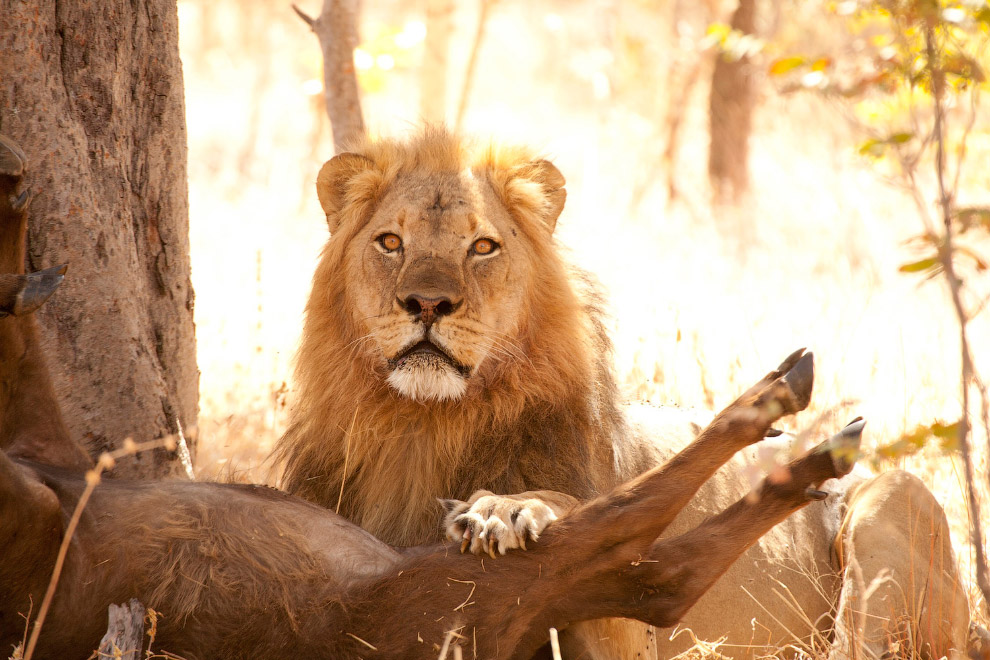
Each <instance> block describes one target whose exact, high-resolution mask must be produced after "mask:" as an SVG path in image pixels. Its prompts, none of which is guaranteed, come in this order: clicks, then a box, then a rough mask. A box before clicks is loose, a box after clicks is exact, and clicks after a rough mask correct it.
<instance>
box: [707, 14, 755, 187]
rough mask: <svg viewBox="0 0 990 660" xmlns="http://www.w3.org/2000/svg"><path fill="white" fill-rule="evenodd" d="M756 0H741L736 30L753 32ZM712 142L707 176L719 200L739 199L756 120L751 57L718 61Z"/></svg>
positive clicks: (714, 77) (712, 100)
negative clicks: (750, 139) (750, 137)
mask: <svg viewBox="0 0 990 660" xmlns="http://www.w3.org/2000/svg"><path fill="white" fill-rule="evenodd" d="M755 14H756V0H739V6H738V7H737V8H736V11H735V13H733V14H732V21H731V23H730V25H731V27H732V29H733V30H738V31H739V32H742V33H743V34H753V32H754V31H755V29H756V24H755ZM708 107H709V114H708V118H709V122H710V128H711V145H710V147H709V151H708V178H709V180H710V181H711V184H712V191H713V193H714V195H715V199H716V201H718V202H720V203H723V202H738V201H739V200H740V199H741V197H742V195H743V194H744V193H745V192H746V190H747V189H748V187H749V165H748V159H749V134H750V131H751V129H752V123H753V84H752V64H751V63H750V61H749V57H740V58H732V57H730V56H729V54H727V53H723V54H722V55H721V56H720V57H719V58H718V59H717V60H716V62H715V71H714V72H713V74H712V91H711V96H710V98H709V106H708Z"/></svg>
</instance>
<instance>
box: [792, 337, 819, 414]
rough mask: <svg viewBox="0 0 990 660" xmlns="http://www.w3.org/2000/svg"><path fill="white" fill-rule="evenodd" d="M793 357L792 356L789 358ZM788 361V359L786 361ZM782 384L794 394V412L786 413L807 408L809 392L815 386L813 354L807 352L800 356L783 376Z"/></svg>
mask: <svg viewBox="0 0 990 660" xmlns="http://www.w3.org/2000/svg"><path fill="white" fill-rule="evenodd" d="M801 350H802V351H803V350H804V349H801ZM793 356H794V355H793V354H792V355H791V357H793ZM790 359H791V358H790V357H789V358H788V360H790ZM785 363H786V360H785ZM784 382H785V383H787V386H788V387H789V388H790V390H791V392H793V393H794V405H795V406H796V408H795V409H794V410H788V411H787V412H791V413H795V412H799V411H801V410H804V409H805V408H807V407H808V404H809V403H811V390H812V389H813V387H814V384H815V354H814V353H810V352H809V353H805V354H804V355H802V356H801V357H800V358H799V359H798V360H797V361H796V362H795V363H794V365H793V366H792V367H791V368H790V369H789V370H788V371H787V373H786V374H784Z"/></svg>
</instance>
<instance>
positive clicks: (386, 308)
mask: <svg viewBox="0 0 990 660" xmlns="http://www.w3.org/2000/svg"><path fill="white" fill-rule="evenodd" d="M422 140H423V142H422V144H420V145H417V146H416V147H415V148H414V149H408V148H407V147H403V148H404V149H407V150H406V151H403V152H400V153H398V154H396V153H392V152H390V151H389V149H390V148H392V147H390V146H389V144H390V143H385V144H384V145H380V146H377V147H376V146H375V145H371V146H369V147H367V150H366V151H365V152H364V153H362V154H357V153H345V154H341V155H339V156H337V157H335V158H333V159H331V160H330V161H329V162H328V163H327V164H326V165H324V166H323V169H322V170H321V171H320V175H319V177H318V179H317V191H318V192H319V194H320V202H321V204H322V205H323V207H324V210H325V211H326V213H327V220H328V222H329V223H330V231H331V239H330V242H329V243H328V245H327V251H326V253H325V256H324V259H323V262H322V263H321V267H320V268H318V269H317V278H316V280H314V292H315V291H317V290H319V289H327V290H335V291H336V293H334V294H333V295H334V296H336V298H335V300H334V301H333V302H330V301H323V300H320V299H319V298H312V299H311V305H310V308H309V310H310V311H309V314H310V318H311V320H312V321H313V322H316V323H320V322H322V321H321V319H322V320H326V321H327V322H326V324H325V325H322V326H321V330H320V331H318V332H320V333H325V336H326V335H329V334H337V335H338V336H337V337H335V339H336V340H337V341H341V342H342V343H343V344H347V346H348V349H349V350H348V353H347V355H348V356H351V355H354V356H357V357H359V359H360V360H361V361H363V363H364V364H365V366H366V367H367V366H370V367H371V369H370V372H371V373H373V374H374V375H375V377H376V378H379V379H380V381H381V382H382V384H383V386H384V385H385V384H387V386H388V387H390V388H391V389H392V390H393V391H395V392H397V393H398V394H400V395H401V396H403V397H406V398H408V399H411V400H414V401H419V402H443V401H455V400H458V399H462V398H464V397H470V396H473V395H475V394H478V393H481V392H483V391H484V390H485V388H486V387H490V386H491V384H492V383H493V382H494V380H496V379H498V378H499V377H503V376H505V375H506V374H507V373H509V372H511V371H512V368H511V367H512V366H513V365H516V366H518V365H519V364H521V363H524V364H530V362H529V360H530V359H531V356H530V355H529V354H528V352H529V349H530V348H531V347H532V344H533V342H534V340H533V336H534V334H536V333H539V332H540V327H541V326H540V324H539V323H538V322H536V321H535V320H534V317H540V318H544V319H545V318H548V317H554V316H559V313H558V314H555V313H554V312H553V309H557V310H558V311H559V309H560V306H561V303H560V301H559V299H561V298H567V296H566V292H568V291H569V288H568V285H567V280H566V276H565V275H564V273H563V270H562V269H561V265H560V261H559V259H558V258H557V256H556V254H555V252H553V247H552V239H551V235H552V232H553V228H554V225H555V222H556V219H557V216H558V215H559V213H560V210H561V209H562V207H563V203H564V198H565V193H564V189H563V186H564V178H563V176H561V175H560V172H559V171H558V170H557V169H556V168H555V167H554V166H553V165H551V164H550V163H549V162H547V161H544V160H538V159H529V158H526V157H525V156H520V155H519V154H510V156H511V157H502V156H501V155H500V154H498V153H494V152H486V153H484V155H483V157H482V158H480V159H476V158H474V157H473V156H469V155H468V154H467V153H466V152H465V151H464V150H462V149H461V147H460V145H459V143H458V142H457V141H456V140H455V139H453V138H452V137H451V136H449V135H447V134H436V135H432V136H431V135H430V134H426V135H425V136H424V137H423V138H422ZM341 284H342V286H341ZM561 291H563V292H565V293H560V292H561ZM550 298H553V299H555V300H556V302H553V301H552V300H551V301H550V302H546V301H547V300H549V299H550ZM541 300H543V301H544V302H540V301H541ZM555 305H556V307H554V306H555ZM565 306H566V305H565ZM318 310H319V311H318ZM331 319H332V322H330V320H331ZM342 321H346V322H345V323H341V322H342ZM342 325H344V326H346V328H347V333H348V334H349V335H350V336H346V335H345V336H340V335H339V332H340V330H341V329H342V327H341V326H342ZM314 332H317V331H314ZM551 334H552V333H551ZM551 334H547V333H542V336H543V341H544V342H547V341H554V340H553V338H552V337H551ZM561 348H562V349H564V350H566V347H563V346H561ZM315 352H319V349H318V348H314V353H315ZM335 359H349V358H348V357H344V356H343V354H342V353H341V352H340V351H337V356H336V357H335Z"/></svg>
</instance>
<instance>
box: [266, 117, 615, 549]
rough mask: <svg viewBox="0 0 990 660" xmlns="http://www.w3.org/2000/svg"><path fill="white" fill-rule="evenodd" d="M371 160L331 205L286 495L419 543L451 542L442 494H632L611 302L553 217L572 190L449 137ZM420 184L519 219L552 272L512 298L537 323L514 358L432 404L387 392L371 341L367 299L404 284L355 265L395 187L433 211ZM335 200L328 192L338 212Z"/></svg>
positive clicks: (519, 287) (521, 156) (532, 249)
mask: <svg viewBox="0 0 990 660" xmlns="http://www.w3.org/2000/svg"><path fill="white" fill-rule="evenodd" d="M360 154H361V156H363V157H364V158H366V159H368V161H369V163H368V166H367V167H365V168H363V169H360V170H356V171H355V170H354V169H349V171H348V172H347V174H346V175H347V176H349V177H350V178H348V179H347V185H343V186H341V188H342V190H343V191H345V192H344V194H339V193H338V194H339V198H340V199H342V200H344V205H343V206H341V207H340V208H335V207H334V206H328V207H327V211H328V219H329V222H330V224H331V227H334V228H335V231H334V234H333V236H332V238H331V240H330V241H329V242H328V243H327V245H326V247H325V248H324V250H323V255H322V258H321V261H320V264H319V266H318V267H317V271H316V274H315V276H314V281H313V295H312V296H311V298H310V301H309V304H308V305H307V309H306V323H305V329H304V332H303V340H302V345H301V347H300V350H299V355H298V358H297V367H296V381H297V385H298V388H299V392H298V397H297V403H296V407H295V411H294V413H293V417H292V421H291V425H290V428H289V430H288V431H287V433H286V434H285V436H284V437H283V438H282V440H281V442H280V443H279V446H278V448H277V450H276V456H278V457H279V458H280V459H282V460H283V461H284V462H285V477H284V486H285V487H286V488H287V489H288V490H289V491H290V492H293V493H294V494H297V495H300V496H302V497H304V498H306V499H309V500H311V501H313V502H316V503H319V504H322V505H323V506H326V507H328V508H331V509H334V510H336V509H337V504H338V499H340V506H339V511H340V513H341V514H343V515H345V516H346V517H347V518H349V519H351V520H354V521H355V522H357V523H358V524H360V525H361V526H362V527H364V528H365V529H368V530H369V531H371V532H372V533H373V534H375V535H376V536H379V537H380V538H383V539H386V540H388V541H389V542H392V543H399V544H408V543H422V542H427V541H431V540H437V539H438V538H440V527H439V525H438V521H439V520H440V518H441V515H442V514H441V509H440V507H439V505H438V504H437V502H436V498H438V497H442V498H456V499H467V497H468V496H469V495H470V494H471V493H472V492H473V491H475V490H477V489H479V488H482V487H484V488H487V489H490V490H494V491H496V492H521V491H525V490H531V489H535V488H537V487H538V488H541V489H554V490H558V491H561V492H565V493H568V494H571V495H574V496H576V497H579V498H588V497H591V496H592V495H594V494H595V493H599V492H602V491H603V490H604V489H606V488H608V487H610V486H612V485H614V484H615V483H617V481H616V479H615V474H614V469H613V460H614V459H613V456H612V441H611V440H612V437H613V436H618V435H621V434H622V418H621V415H620V414H619V412H618V409H617V406H616V391H615V383H614V381H613V377H612V374H611V369H610V366H609V365H610V362H611V347H610V344H609V342H608V340H607V338H606V337H605V335H604V333H603V332H602V321H601V312H600V311H599V308H598V304H599V301H598V300H597V299H596V298H595V297H594V295H593V294H591V293H590V292H591V288H590V287H587V289H588V294H589V295H584V296H581V295H579V294H578V293H576V292H575V289H574V287H572V284H571V282H572V273H570V272H569V271H568V269H567V268H566V267H565V265H564V264H563V263H562V262H561V261H560V259H559V258H558V256H557V252H556V246H555V245H554V243H553V240H552V238H551V236H550V232H551V231H552V226H553V223H554V222H555V221H556V215H552V217H551V216H550V215H548V214H555V213H558V212H559V210H560V206H561V205H562V199H561V197H562V192H563V191H562V190H560V189H557V190H549V191H548V190H547V188H546V187H545V186H546V184H545V183H544V181H545V180H546V179H547V176H546V174H545V173H544V172H543V171H541V170H540V169H539V167H538V165H534V163H539V162H540V161H536V160H535V159H534V158H533V156H532V155H531V154H530V153H528V152H526V151H524V150H508V149H499V148H494V147H487V148H481V149H474V150H472V149H471V148H469V147H468V146H467V145H465V144H463V143H462V142H460V141H459V140H457V139H455V138H454V137H452V136H451V135H449V134H447V133H445V132H442V131H439V130H427V131H425V132H424V133H423V134H422V135H420V136H418V137H417V138H416V139H414V140H413V141H411V142H408V143H406V142H400V141H382V142H377V143H373V144H369V145H368V146H366V147H365V148H363V149H362V150H361V151H360ZM467 170H470V171H471V172H472V174H473V179H472V180H470V181H466V179H467V177H466V175H465V174H464V172H465V171H467ZM414 176H422V178H423V179H425V182H424V183H422V184H421V185H433V186H441V185H443V184H444V183H445V182H446V181H448V180H449V179H451V178H454V179H455V180H457V183H459V184H461V185H464V186H465V187H466V188H468V192H469V193H474V194H476V195H477V197H478V198H480V201H477V200H476V201H475V202H474V204H475V205H476V207H475V208H474V209H473V210H474V211H476V212H479V213H480V212H483V211H484V210H490V209H492V208H493V207H495V205H496V204H500V205H502V207H503V208H504V209H508V210H509V214H510V216H511V218H508V219H507V220H508V221H509V222H510V223H511V225H509V227H510V231H511V230H518V232H517V233H518V236H516V237H515V238H516V239H517V245H518V247H517V249H516V253H517V254H518V255H520V256H519V257H516V258H517V259H520V260H524V261H525V262H527V263H529V264H533V263H536V264H540V267H539V269H533V272H532V273H531V275H530V277H529V278H528V279H527V280H526V281H519V282H517V283H516V284H515V286H514V287H513V290H512V291H507V292H504V294H503V295H506V296H507V297H511V298H514V299H516V300H518V301H519V303H520V305H521V309H520V310H519V313H518V316H519V318H520V319H522V321H521V323H520V327H518V330H517V332H516V334H514V335H513V336H510V337H506V338H505V339H504V341H505V343H506V344H507V345H506V347H505V348H504V350H503V351H502V352H501V353H500V354H499V358H498V359H490V360H488V361H487V362H486V363H482V364H481V366H480V368H479V370H478V373H476V374H475V375H473V376H472V379H471V380H472V381H473V382H471V383H470V384H469V390H468V394H467V395H466V396H465V397H463V398H461V399H459V400H457V401H452V402H442V403H433V404H430V405H424V404H423V403H419V402H415V401H411V400H409V399H407V398H404V397H402V396H400V395H399V394H397V393H396V392H395V391H393V390H392V389H391V388H389V387H388V386H386V385H385V384H384V383H383V379H384V378H385V376H386V369H387V364H386V360H385V359H384V356H383V355H382V352H381V349H380V348H379V347H378V346H377V345H375V343H374V342H371V341H367V340H366V339H364V338H365V337H366V336H367V334H368V328H367V327H366V325H365V324H364V322H363V319H362V318H360V317H357V314H355V312H354V310H355V304H354V299H353V297H354V296H355V295H379V296H380V295H391V294H390V293H389V292H391V291H392V290H394V287H395V283H394V282H392V283H388V282H371V283H369V282H362V281H361V276H362V274H361V273H360V272H354V271H355V270H357V268H356V267H355V266H354V265H353V262H349V260H348V257H349V254H350V253H353V252H355V251H357V250H360V249H361V247H362V246H360V245H357V242H358V241H359V240H360V239H361V238H363V236H364V235H363V234H362V230H363V229H364V228H365V226H366V224H367V223H368V220H369V218H370V216H371V215H373V214H374V213H375V210H376V207H377V206H378V205H379V204H380V203H381V202H382V198H383V197H385V196H387V195H389V194H390V191H391V194H392V195H393V196H395V195H398V197H399V205H400V206H401V207H402V208H404V209H405V210H406V211H407V212H408V213H410V214H413V213H418V212H420V209H419V208H417V207H416V206H415V202H416V200H415V199H409V200H405V199H402V198H403V195H404V192H403V190H402V185H403V183H402V182H403V181H404V179H409V178H412V177H414ZM558 176H559V174H558ZM551 178H552V177H551ZM560 181H562V178H561V179H560ZM557 185H560V184H559V183H558V184H557ZM395 190H398V192H397V193H396V192H394V191H395ZM332 197H333V195H332V194H327V193H325V192H324V193H321V199H323V200H324V201H325V202H326V201H327V199H328V198H332ZM410 197H412V196H410ZM504 212H505V211H503V213H504ZM514 265H515V264H514ZM375 291H380V293H375ZM468 304H470V301H468ZM471 341H474V337H469V338H468V339H467V340H466V342H471ZM508 457H512V460H507V459H508ZM342 484H343V488H341V485H342ZM341 494H342V495H341Z"/></svg>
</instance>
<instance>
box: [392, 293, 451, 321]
mask: <svg viewBox="0 0 990 660" xmlns="http://www.w3.org/2000/svg"><path fill="white" fill-rule="evenodd" d="M399 304H400V305H401V306H402V308H403V309H404V310H406V311H407V312H409V313H410V314H412V315H413V318H415V319H416V320H417V321H422V322H423V323H425V324H426V327H430V326H431V325H433V324H434V323H435V322H436V320H437V319H439V318H440V317H441V316H447V315H448V314H452V313H453V312H454V310H455V309H457V308H458V307H460V304H461V303H460V301H457V302H455V301H453V300H451V299H450V298H427V297H426V296H420V295H417V294H415V293H414V294H412V295H411V296H409V297H407V298H406V299H405V300H400V301H399Z"/></svg>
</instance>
